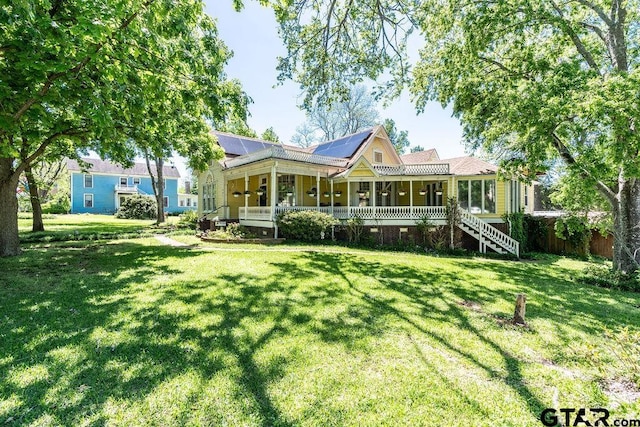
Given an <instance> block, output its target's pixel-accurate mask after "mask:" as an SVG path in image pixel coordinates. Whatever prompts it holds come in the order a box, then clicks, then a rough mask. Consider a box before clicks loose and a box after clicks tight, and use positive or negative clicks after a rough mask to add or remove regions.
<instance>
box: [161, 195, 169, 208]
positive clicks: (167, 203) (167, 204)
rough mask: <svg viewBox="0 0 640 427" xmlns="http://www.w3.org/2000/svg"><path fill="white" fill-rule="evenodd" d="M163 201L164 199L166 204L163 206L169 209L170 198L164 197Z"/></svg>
mask: <svg viewBox="0 0 640 427" xmlns="http://www.w3.org/2000/svg"><path fill="white" fill-rule="evenodd" d="M163 199H164V202H163V203H162V205H163V206H164V207H165V208H168V207H169V198H168V197H167V196H164V197H163Z"/></svg>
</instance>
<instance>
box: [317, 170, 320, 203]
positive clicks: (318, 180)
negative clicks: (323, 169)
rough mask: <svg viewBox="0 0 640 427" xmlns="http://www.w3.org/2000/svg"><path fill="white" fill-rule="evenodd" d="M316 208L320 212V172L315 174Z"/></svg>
mask: <svg viewBox="0 0 640 427" xmlns="http://www.w3.org/2000/svg"><path fill="white" fill-rule="evenodd" d="M316 208H318V210H320V171H318V172H316Z"/></svg>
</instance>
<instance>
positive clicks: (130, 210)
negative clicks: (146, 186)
mask: <svg viewBox="0 0 640 427" xmlns="http://www.w3.org/2000/svg"><path fill="white" fill-rule="evenodd" d="M157 214H158V205H157V204H156V200H155V199H154V198H153V197H149V196H143V195H141V194H135V195H133V196H129V197H127V198H126V199H124V201H123V202H122V204H121V205H120V208H119V209H118V212H116V218H125V219H154V218H156V216H157Z"/></svg>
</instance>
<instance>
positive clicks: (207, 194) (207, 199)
mask: <svg viewBox="0 0 640 427" xmlns="http://www.w3.org/2000/svg"><path fill="white" fill-rule="evenodd" d="M202 203H203V205H204V210H205V211H213V210H215V209H216V188H215V184H214V182H213V177H212V176H211V175H209V176H208V177H207V180H206V181H205V183H204V185H203V186H202ZM194 206H195V205H194Z"/></svg>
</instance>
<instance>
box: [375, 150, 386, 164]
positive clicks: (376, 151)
mask: <svg viewBox="0 0 640 427" xmlns="http://www.w3.org/2000/svg"><path fill="white" fill-rule="evenodd" d="M378 154H380V161H377V160H376V155H378ZM382 156H383V153H382V151H380V150H373V163H376V164H382V163H383V162H384V157H382Z"/></svg>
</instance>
